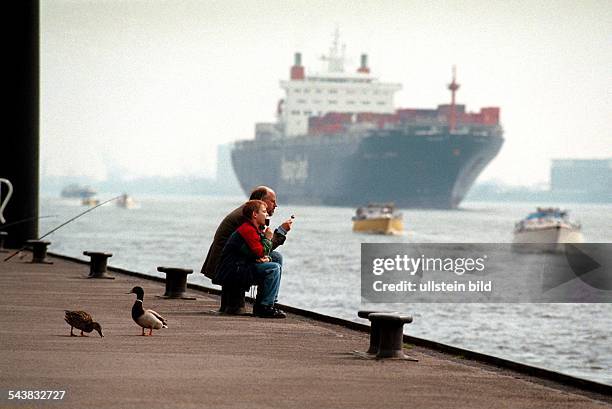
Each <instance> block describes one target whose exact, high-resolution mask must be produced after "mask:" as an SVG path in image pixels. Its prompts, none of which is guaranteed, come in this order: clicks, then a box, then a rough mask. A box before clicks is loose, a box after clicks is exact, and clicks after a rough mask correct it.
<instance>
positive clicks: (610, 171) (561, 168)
mask: <svg viewBox="0 0 612 409" xmlns="http://www.w3.org/2000/svg"><path fill="white" fill-rule="evenodd" d="M550 189H551V193H552V194H553V195H555V196H559V197H561V198H568V199H570V198H571V199H578V200H580V199H582V200H580V201H596V202H599V201H604V202H609V201H612V158H610V159H554V160H553V161H552V166H551V169H550Z"/></svg>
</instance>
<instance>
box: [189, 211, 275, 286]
mask: <svg viewBox="0 0 612 409" xmlns="http://www.w3.org/2000/svg"><path fill="white" fill-rule="evenodd" d="M244 222H245V218H244V217H243V216H242V206H240V207H238V208H237V209H234V210H233V211H232V212H231V213H230V214H228V215H227V216H225V219H223V221H222V222H221V224H220V225H219V227H217V231H216V232H215V237H214V239H213V242H212V244H211V245H210V249H208V254H207V255H206V260H205V261H204V265H203V266H202V270H201V272H202V274H204V275H205V276H206V277H208V278H210V279H211V280H212V279H214V278H215V272H216V270H217V266H218V265H219V261H220V260H221V252H222V251H223V247H224V246H225V243H226V242H227V240H228V239H229V236H230V235H231V234H232V233H233V232H234V231H236V229H237V228H238V227H240V225H241V224H242V223H244ZM284 242H285V236H284V235H282V234H281V233H278V232H277V231H275V232H274V236H273V237H272V249H275V248H277V247H278V246H280V245H282V244H283V243H284Z"/></svg>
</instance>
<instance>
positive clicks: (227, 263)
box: [215, 200, 285, 318]
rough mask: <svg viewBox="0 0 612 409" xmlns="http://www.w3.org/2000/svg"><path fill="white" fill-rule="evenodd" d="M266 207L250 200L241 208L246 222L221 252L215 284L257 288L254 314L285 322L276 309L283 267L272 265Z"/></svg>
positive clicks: (261, 203)
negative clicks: (280, 319)
mask: <svg viewBox="0 0 612 409" xmlns="http://www.w3.org/2000/svg"><path fill="white" fill-rule="evenodd" d="M266 209H267V206H266V204H265V203H264V202H263V201H261V200H249V201H248V202H246V203H245V204H244V205H243V206H242V215H243V217H244V219H245V220H247V221H245V222H244V223H242V224H241V225H240V226H239V227H238V229H236V231H235V232H233V233H232V234H231V235H230V237H229V239H228V240H227V242H226V243H225V246H224V247H223V250H222V252H221V260H220V262H219V265H218V266H217V271H216V274H215V283H216V284H220V285H222V286H228V287H234V288H248V287H250V286H251V285H254V284H255V285H257V286H258V288H257V301H256V303H255V305H254V306H253V314H254V315H255V316H258V317H262V318H285V313H284V312H282V311H281V310H279V309H277V308H275V307H274V303H275V301H276V298H277V296H278V289H279V287H280V280H281V267H280V264H278V263H275V262H273V261H271V258H270V256H269V254H270V251H271V250H272V236H273V234H272V231H271V230H270V229H266V218H267V217H268V213H267V210H266Z"/></svg>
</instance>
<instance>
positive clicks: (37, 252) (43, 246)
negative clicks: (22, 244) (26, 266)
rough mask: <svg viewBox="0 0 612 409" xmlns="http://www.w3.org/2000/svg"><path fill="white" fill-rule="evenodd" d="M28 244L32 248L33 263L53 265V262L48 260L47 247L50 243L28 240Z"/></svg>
mask: <svg viewBox="0 0 612 409" xmlns="http://www.w3.org/2000/svg"><path fill="white" fill-rule="evenodd" d="M26 243H27V244H28V245H29V246H30V247H32V261H31V262H32V263H44V264H53V263H52V262H51V261H47V260H46V258H47V246H48V245H49V244H51V242H50V241H45V240H28V241H26Z"/></svg>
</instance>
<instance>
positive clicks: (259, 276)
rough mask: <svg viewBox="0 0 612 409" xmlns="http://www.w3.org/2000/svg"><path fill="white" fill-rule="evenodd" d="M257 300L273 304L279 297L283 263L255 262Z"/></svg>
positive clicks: (264, 303) (265, 303)
mask: <svg viewBox="0 0 612 409" xmlns="http://www.w3.org/2000/svg"><path fill="white" fill-rule="evenodd" d="M254 278H255V282H256V283H257V302H259V303H261V304H262V305H268V306H273V305H274V302H275V301H276V299H277V297H278V289H279V288H280V280H281V265H280V264H279V263H275V262H272V261H270V262H268V263H257V264H255V277H254Z"/></svg>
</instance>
